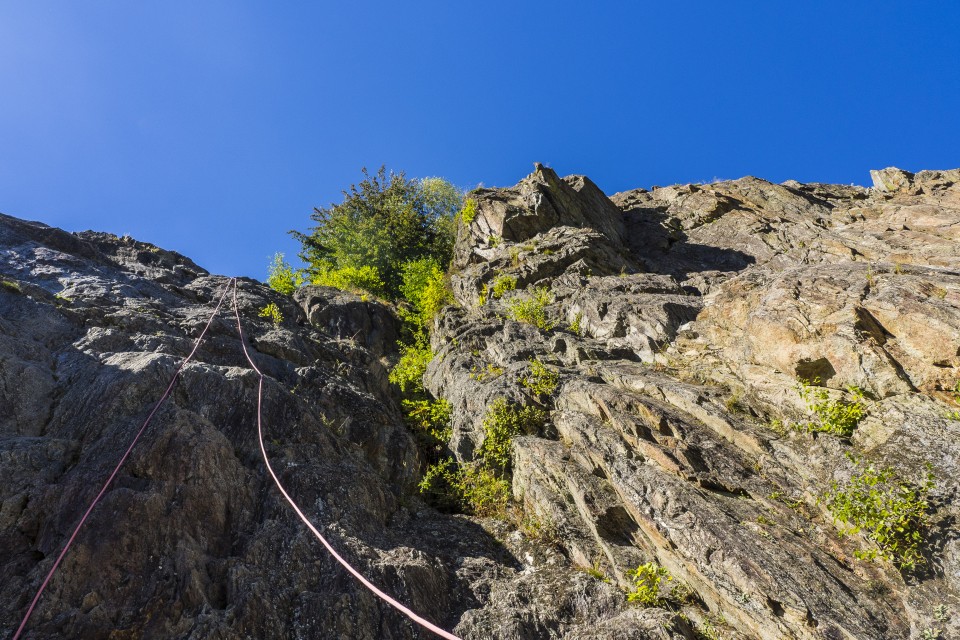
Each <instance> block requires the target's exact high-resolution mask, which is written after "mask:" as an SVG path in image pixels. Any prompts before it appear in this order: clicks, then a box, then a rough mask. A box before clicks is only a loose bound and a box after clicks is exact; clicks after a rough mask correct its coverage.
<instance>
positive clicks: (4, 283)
mask: <svg viewBox="0 0 960 640" xmlns="http://www.w3.org/2000/svg"><path fill="white" fill-rule="evenodd" d="M0 287H3V288H4V289H6V290H7V291H12V292H13V293H23V290H22V289H21V288H20V284H19V283H17V282H15V281H13V280H0Z"/></svg>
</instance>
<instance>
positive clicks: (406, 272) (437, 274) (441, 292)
mask: <svg viewBox="0 0 960 640" xmlns="http://www.w3.org/2000/svg"><path fill="white" fill-rule="evenodd" d="M400 273H401V279H402V284H401V285H400V293H401V294H402V295H403V297H404V298H405V299H406V300H407V301H408V302H409V303H410V305H411V306H412V307H413V312H412V313H406V314H401V315H402V316H403V318H404V320H405V321H406V322H408V323H409V324H410V328H411V330H413V331H414V332H416V331H424V330H426V329H427V327H428V326H429V324H430V322H431V321H432V320H433V317H434V316H435V315H437V313H438V312H439V311H440V309H442V308H443V307H445V306H446V305H448V304H451V303H452V302H453V293H452V292H451V291H450V285H449V283H448V281H447V277H446V274H444V272H443V269H442V268H441V267H440V263H438V262H437V260H436V258H431V257H427V258H417V259H416V260H410V261H409V262H406V263H404V265H403V266H402V267H401V269H400Z"/></svg>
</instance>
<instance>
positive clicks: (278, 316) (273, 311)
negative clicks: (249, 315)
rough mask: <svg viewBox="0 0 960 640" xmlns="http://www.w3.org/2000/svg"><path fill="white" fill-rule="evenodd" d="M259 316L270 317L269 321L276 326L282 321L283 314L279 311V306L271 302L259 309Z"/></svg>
mask: <svg viewBox="0 0 960 640" xmlns="http://www.w3.org/2000/svg"><path fill="white" fill-rule="evenodd" d="M260 317H261V318H270V321H271V322H273V324H274V325H277V326H279V325H280V323H281V322H283V314H282V313H280V307H278V306H277V305H276V304H274V303H272V302H271V303H270V304H268V305H267V306H265V307H264V308H263V309H260Z"/></svg>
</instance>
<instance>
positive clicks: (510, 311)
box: [506, 287, 557, 331]
mask: <svg viewBox="0 0 960 640" xmlns="http://www.w3.org/2000/svg"><path fill="white" fill-rule="evenodd" d="M552 302H553V294H552V293H551V292H550V289H549V287H536V288H534V289H533V291H531V292H529V293H526V292H525V293H520V294H518V295H516V296H514V297H512V298H510V299H509V300H507V303H506V304H507V317H509V318H510V319H512V320H516V321H517V322H526V323H527V324H532V325H534V326H535V327H537V328H538V329H540V330H541V331H550V330H551V329H553V328H554V327H556V326H557V323H556V322H553V321H551V320H549V319H548V318H547V312H546V306H547V305H548V304H550V303H552Z"/></svg>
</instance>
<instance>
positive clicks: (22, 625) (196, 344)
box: [13, 279, 236, 640]
mask: <svg viewBox="0 0 960 640" xmlns="http://www.w3.org/2000/svg"><path fill="white" fill-rule="evenodd" d="M235 283H236V279H231V280H230V282H228V283H227V285H226V286H225V287H224V288H223V294H221V295H220V301H219V302H217V308H216V309H214V311H213V313H212V314H210V319H209V320H207V324H206V326H204V328H203V331H202V332H200V336H199V337H198V338H197V341H196V342H194V343H193V350H191V351H190V355H188V356H187V357H186V358H184V360H183V362H181V363H180V366H179V367H177V370H176V372H174V374H173V377H172V378H171V379H170V384H169V385H167V390H166V391H164V392H163V395H162V396H160V400H158V401H157V404H156V405H155V406H154V407H153V411H151V412H150V415H148V416H147V419H146V420H144V421H143V426H141V427H140V430H139V431H137V435H135V436H134V437H133V441H132V442H130V446H129V447H127V450H126V452H125V453H124V454H123V457H122V458H120V462H118V463H117V466H116V468H114V470H113V473H111V474H110V477H109V478H107V481H106V482H104V483H103V488H102V489H100V493H98V494H97V497H96V498H94V499H93V502H91V503H90V506H89V507H87V511H86V513H84V514H83V517H82V518H80V522H79V523H78V524H77V527H76V528H75V529H74V530H73V533H72V534H71V535H70V539H69V540H67V544H65V545H64V546H63V550H62V551H61V552H60V555H59V556H57V561H56V562H54V563H53V566H52V567H50V571H49V572H48V573H47V577H46V578H44V580H43V583H42V584H41V585H40V588H39V589H38V590H37V595H35V596H33V602H31V603H30V608H29V609H27V614H26V615H25V616H23V621H22V622H21V623H20V626H19V627H18V628H17V632H16V633H15V634H13V640H17V639H18V638H19V637H20V634H21V633H23V630H24V628H25V627H26V626H27V621H28V620H29V619H30V616H31V614H33V610H34V608H35V607H36V606H37V602H38V601H39V600H40V595H41V594H42V593H43V590H44V589H46V588H47V583H49V582H50V578H52V577H53V574H54V572H55V571H56V570H57V567H59V566H60V562H61V561H62V560H63V557H64V556H65V555H67V551H68V550H69V549H70V545H72V544H73V540H74V538H76V537H77V533H79V532H80V527H82V526H83V523H84V522H86V521H87V517H88V516H89V515H90V512H91V511H93V508H94V507H95V506H97V503H98V502H100V498H102V497H103V494H105V493H106V492H107V487H109V486H110V483H111V482H113V479H114V478H115V477H116V475H117V473H118V472H119V471H120V467H122V466H123V463H124V462H126V460H127V458H128V457H129V456H130V452H131V451H133V446H134V445H135V444H137V440H139V439H140V436H141V435H142V434H143V432H144V431H145V430H146V428H147V425H149V424H150V421H151V420H152V419H153V416H154V415H155V414H156V413H157V411H158V410H159V409H160V405H162V404H163V402H164V400H166V399H167V397H168V396H169V395H170V392H171V391H173V385H174V384H175V383H176V382H177V376H179V375H180V372H181V371H182V370H183V368H184V367H185V366H186V365H187V363H188V362H190V360H191V359H192V358H193V356H194V354H196V352H197V348H199V347H200V342H201V341H202V340H203V337H204V336H205V335H206V333H207V330H208V329H209V328H210V325H211V324H212V323H213V319H214V318H215V317H217V314H218V313H219V312H220V307H221V306H223V301H224V299H226V297H227V293H228V292H229V291H230V285H231V284H235Z"/></svg>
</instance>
